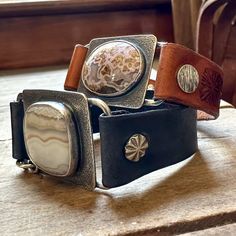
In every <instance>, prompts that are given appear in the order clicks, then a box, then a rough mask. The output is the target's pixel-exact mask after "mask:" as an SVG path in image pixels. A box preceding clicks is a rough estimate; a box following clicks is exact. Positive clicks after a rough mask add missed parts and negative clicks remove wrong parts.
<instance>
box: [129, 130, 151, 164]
mask: <svg viewBox="0 0 236 236" xmlns="http://www.w3.org/2000/svg"><path fill="white" fill-rule="evenodd" d="M148 146H149V145H148V141H147V138H146V137H145V136H144V135H142V134H134V135H133V136H131V137H130V138H129V140H128V142H127V143H126V145H125V157H126V158H127V159H128V160H130V161H134V162H137V161H139V160H140V159H141V158H142V157H143V156H144V155H145V153H146V150H147V148H148Z"/></svg>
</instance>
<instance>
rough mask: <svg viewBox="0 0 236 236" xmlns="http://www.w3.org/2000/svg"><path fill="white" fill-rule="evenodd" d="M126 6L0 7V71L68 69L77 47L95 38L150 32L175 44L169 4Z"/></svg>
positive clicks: (59, 4) (62, 3) (54, 3)
mask: <svg viewBox="0 0 236 236" xmlns="http://www.w3.org/2000/svg"><path fill="white" fill-rule="evenodd" d="M116 2H117V3H119V4H115V3H116ZM125 2H126V1H123V0H122V1H120V0H119V1H118V0H116V1H115V2H113V1H92V0H91V1H52V2H51V1H46V2H42V3H40V2H37V3H34V4H33V3H25V4H26V6H22V5H21V4H20V5H19V6H18V5H17V6H18V7H13V6H14V4H13V3H12V4H8V5H7V6H8V7H6V6H4V4H0V51H1V54H0V69H12V68H25V67H35V66H49V65H61V64H66V63H69V61H70V58H71V56H72V52H73V48H74V46H75V45H76V44H78V43H80V44H87V43H89V41H90V40H91V39H93V38H97V37H108V36H117V35H132V34H142V33H151V34H154V35H156V36H157V37H158V39H159V40H160V41H163V40H164V41H169V42H173V26H172V15H171V5H170V3H169V4H164V5H162V4H157V3H155V4H154V1H148V2H149V4H147V5H145V4H144V2H143V1H138V2H137V3H136V1H131V0H130V1H127V2H126V3H125ZM141 2H142V3H141ZM131 3H132V4H131ZM145 3H146V1H145ZM151 3H152V4H154V5H150V4H151ZM30 4H31V5H30ZM41 5H42V6H41ZM134 5H135V7H133V6H134ZM109 6H110V7H109ZM119 6H120V7H119ZM18 8H19V9H18ZM111 8H112V9H111ZM7 9H8V10H7ZM50 9H51V10H50ZM81 9H82V10H81ZM83 9H84V10H83ZM94 9H95V10H94ZM12 11H13V12H12ZM14 11H15V12H14ZM81 11H82V12H81ZM11 12H12V14H10V13H11ZM27 12H28V13H27ZM13 13H14V14H13ZM26 13H27V14H26ZM163 26H165V27H163Z"/></svg>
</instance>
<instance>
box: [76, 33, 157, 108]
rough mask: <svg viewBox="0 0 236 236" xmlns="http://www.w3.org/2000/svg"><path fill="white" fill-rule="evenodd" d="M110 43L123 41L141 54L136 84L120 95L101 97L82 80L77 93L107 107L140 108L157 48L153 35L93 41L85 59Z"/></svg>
mask: <svg viewBox="0 0 236 236" xmlns="http://www.w3.org/2000/svg"><path fill="white" fill-rule="evenodd" d="M112 41H125V42H127V43H129V44H131V45H133V46H135V47H136V48H137V49H138V50H139V51H141V53H142V54H143V59H144V64H145V65H144V71H143V74H142V75H141V76H140V78H139V79H138V80H137V82H136V83H135V84H134V85H132V86H130V87H129V88H128V90H127V91H126V92H124V93H122V94H119V95H116V96H101V95H98V94H95V93H94V92H91V91H89V90H88V89H87V88H86V87H85V86H84V84H83V82H82V79H81V82H80V83H79V87H78V92H81V93H84V94H85V95H86V96H87V97H88V98H101V99H103V100H104V101H105V102H106V103H107V104H108V105H109V106H115V107H117V106H118V107H128V108H136V109H138V108H140V107H141V106H142V105H143V102H144V99H145V95H146V90H147V87H148V81H149V78H150V74H151V69H152V62H153V59H154V55H155V49H156V46H157V39H156V37H155V36H154V35H131V36H121V37H108V38H97V39H93V40H92V41H91V42H90V43H89V49H88V52H87V55H86V59H85V60H87V58H89V56H90V55H91V54H92V53H93V51H94V50H95V49H96V48H97V47H99V46H101V45H103V44H105V43H108V42H112Z"/></svg>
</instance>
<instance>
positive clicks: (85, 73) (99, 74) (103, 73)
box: [82, 41, 144, 96]
mask: <svg viewBox="0 0 236 236" xmlns="http://www.w3.org/2000/svg"><path fill="white" fill-rule="evenodd" d="M143 70H144V58H143V56H142V54H141V52H140V50H139V49H138V48H136V47H135V46H134V45H132V44H131V43H128V42H126V41H112V42H107V43H105V44H102V45H101V46H99V47H97V48H96V49H95V50H94V51H93V52H92V53H91V54H90V56H89V57H88V58H87V60H86V62H85V63H84V66H83V70H82V81H83V84H84V86H85V87H86V88H87V89H88V90H89V91H91V92H93V93H95V94H97V95H101V96H117V95H120V94H123V93H125V92H127V90H129V89H130V88H131V87H132V86H133V85H134V84H136V82H137V81H138V80H139V79H140V78H141V76H142V74H143Z"/></svg>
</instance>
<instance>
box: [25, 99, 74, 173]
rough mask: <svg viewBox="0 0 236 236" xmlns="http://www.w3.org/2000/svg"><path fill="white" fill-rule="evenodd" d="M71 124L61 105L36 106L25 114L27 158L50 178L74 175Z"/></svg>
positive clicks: (48, 103)
mask: <svg viewBox="0 0 236 236" xmlns="http://www.w3.org/2000/svg"><path fill="white" fill-rule="evenodd" d="M69 122H71V117H70V113H69V110H68V109H67V108H66V107H65V106H64V105H63V104H60V103H56V102H47V103H43V102H40V103H35V104H33V105H31V106H30V107H29V108H28V109H27V111H26V114H25V119H24V139H25V144H26V149H27V152H28V155H29V157H30V159H31V161H32V162H33V163H34V164H35V165H36V166H38V167H39V169H41V170H43V171H44V172H46V173H48V174H51V175H55V176H67V175H69V174H71V171H72V169H73V168H72V167H73V166H72V165H73V157H72V155H71V148H72V147H71V145H72V144H71V137H70V130H69V128H68V123H69Z"/></svg>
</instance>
